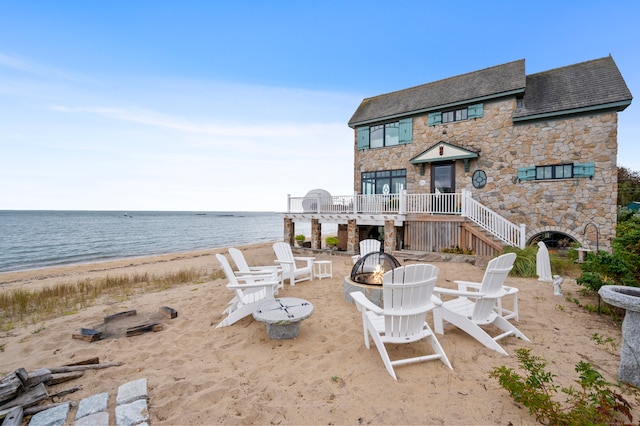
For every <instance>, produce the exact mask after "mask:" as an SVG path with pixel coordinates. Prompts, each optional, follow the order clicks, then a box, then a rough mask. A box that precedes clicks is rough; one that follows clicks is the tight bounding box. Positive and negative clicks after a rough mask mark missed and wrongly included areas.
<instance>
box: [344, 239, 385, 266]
mask: <svg viewBox="0 0 640 426" xmlns="http://www.w3.org/2000/svg"><path fill="white" fill-rule="evenodd" d="M358 245H359V246H360V253H359V254H355V255H353V256H351V259H352V260H353V264H354V265H355V264H356V262H357V261H358V260H360V258H362V256H364V255H365V254H369V253H372V252H376V251H380V241H379V240H374V239H373V238H368V239H366V240H362V241H360V244H358Z"/></svg>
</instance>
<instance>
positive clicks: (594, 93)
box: [349, 56, 633, 127]
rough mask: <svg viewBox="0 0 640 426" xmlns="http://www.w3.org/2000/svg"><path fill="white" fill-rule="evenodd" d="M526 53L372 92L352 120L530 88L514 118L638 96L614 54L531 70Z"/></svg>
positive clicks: (619, 103) (622, 104) (611, 104)
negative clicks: (529, 72)
mask: <svg viewBox="0 0 640 426" xmlns="http://www.w3.org/2000/svg"><path fill="white" fill-rule="evenodd" d="M524 65H525V64H524V59H521V60H518V61H513V62H509V63H506V64H503V65H497V66H495V67H491V68H486V69H483V70H480V71H474V72H471V73H468V74H462V75H459V76H455V77H450V78H447V79H444V80H439V81H435V82H433V83H428V84H423V85H421V86H416V87H412V88H409V89H404V90H400V91H397V92H391V93H387V94H384V95H379V96H375V97H372V98H366V99H364V100H363V101H362V102H361V103H360V106H358V109H357V110H356V112H355V113H354V114H353V116H352V117H351V119H350V120H349V126H351V127H355V126H357V125H360V124H367V123H371V122H375V121H382V120H385V119H392V118H398V117H402V116H409V115H412V114H419V113H425V112H427V111H435V110H438V109H443V108H447V107H451V106H454V105H457V104H464V103H471V102H474V100H481V99H482V100H484V99H491V98H497V97H500V96H504V95H507V94H514V95H515V94H518V93H524V98H523V102H520V103H518V108H517V110H516V112H515V113H514V115H513V118H514V121H522V120H527V119H534V118H536V117H540V116H549V115H560V114H566V113H570V112H575V111H578V110H580V109H592V108H593V109H597V108H616V109H618V110H619V111H621V110H623V109H625V108H626V107H627V106H628V105H629V104H630V103H631V100H632V99H633V97H632V96H631V92H630V91H629V88H628V87H627V85H626V83H625V81H624V79H623V78H622V75H621V74H620V70H618V67H617V66H616V64H615V62H614V61H613V58H612V57H611V56H607V57H604V58H600V59H594V60H592V61H587V62H582V63H578V64H574V65H569V66H566V67H562V68H556V69H552V70H549V71H544V72H541V73H537V74H532V75H529V76H526V75H525V66H524Z"/></svg>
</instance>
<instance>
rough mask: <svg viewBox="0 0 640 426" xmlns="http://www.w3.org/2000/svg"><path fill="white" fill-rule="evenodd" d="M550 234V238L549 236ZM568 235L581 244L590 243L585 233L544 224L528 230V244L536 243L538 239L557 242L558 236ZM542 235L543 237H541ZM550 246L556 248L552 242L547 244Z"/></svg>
mask: <svg viewBox="0 0 640 426" xmlns="http://www.w3.org/2000/svg"><path fill="white" fill-rule="evenodd" d="M547 234H548V235H549V238H546V237H547ZM561 236H564V237H567V238H569V239H570V240H573V241H575V242H578V243H580V245H582V246H585V244H586V245H588V244H589V242H588V241H587V240H585V238H584V235H581V234H578V233H576V232H575V231H574V230H572V229H567V228H563V227H553V226H543V227H539V228H535V229H532V230H530V231H529V232H527V244H535V243H537V242H538V241H545V243H547V242H548V241H550V242H551V241H552V242H557V240H558V237H561ZM540 237H542V238H540ZM547 246H550V247H549V248H555V247H554V246H553V243H552V244H547Z"/></svg>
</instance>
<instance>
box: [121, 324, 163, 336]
mask: <svg viewBox="0 0 640 426" xmlns="http://www.w3.org/2000/svg"><path fill="white" fill-rule="evenodd" d="M163 328H164V327H163V326H162V324H160V323H157V322H155V323H153V324H142V325H138V326H135V327H130V328H127V333H126V336H127V337H130V336H136V335H138V334H142V333H147V332H149V331H161V330H162V329H163Z"/></svg>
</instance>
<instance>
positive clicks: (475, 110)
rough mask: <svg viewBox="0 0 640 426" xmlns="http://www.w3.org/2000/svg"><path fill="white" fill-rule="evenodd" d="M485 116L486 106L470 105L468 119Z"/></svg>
mask: <svg viewBox="0 0 640 426" xmlns="http://www.w3.org/2000/svg"><path fill="white" fill-rule="evenodd" d="M483 114H484V104H476V105H469V108H468V109H467V118H469V119H472V118H480V117H482V115H483Z"/></svg>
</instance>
